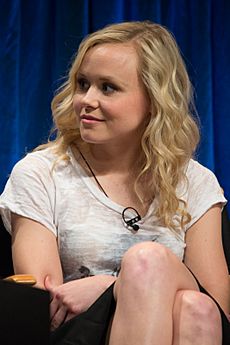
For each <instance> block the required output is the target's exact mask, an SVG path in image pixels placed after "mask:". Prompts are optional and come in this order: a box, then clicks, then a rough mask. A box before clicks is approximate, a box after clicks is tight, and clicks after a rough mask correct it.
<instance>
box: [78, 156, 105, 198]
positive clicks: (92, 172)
mask: <svg viewBox="0 0 230 345" xmlns="http://www.w3.org/2000/svg"><path fill="white" fill-rule="evenodd" d="M78 151H79V153H80V155H81V157H82V159H83V161H84V162H85V164H86V165H87V167H88V168H89V170H90V172H91V174H92V176H93V178H94V180H95V181H96V183H97V185H98V187H99V188H100V189H101V191H102V192H103V193H104V194H105V196H106V197H107V198H108V197H109V196H108V194H107V193H106V191H105V190H104V188H103V187H102V185H101V184H100V182H99V181H98V179H97V177H96V175H95V174H94V171H93V169H92V168H91V166H90V165H89V163H88V162H87V160H86V158H85V156H83V153H82V152H81V151H80V150H79V149H78Z"/></svg>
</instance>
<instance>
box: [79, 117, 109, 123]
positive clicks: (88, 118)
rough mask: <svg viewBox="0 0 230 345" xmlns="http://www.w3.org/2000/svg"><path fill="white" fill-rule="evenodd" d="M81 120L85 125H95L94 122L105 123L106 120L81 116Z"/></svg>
mask: <svg viewBox="0 0 230 345" xmlns="http://www.w3.org/2000/svg"><path fill="white" fill-rule="evenodd" d="M80 120H81V121H82V122H83V123H93V122H103V121H104V120H101V119H98V118H97V117H94V116H92V115H81V116H80Z"/></svg>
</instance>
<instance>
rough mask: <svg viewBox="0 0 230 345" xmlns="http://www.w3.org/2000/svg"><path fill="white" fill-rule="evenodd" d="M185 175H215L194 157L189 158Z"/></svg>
mask: <svg viewBox="0 0 230 345" xmlns="http://www.w3.org/2000/svg"><path fill="white" fill-rule="evenodd" d="M186 176H187V177H188V178H189V177H193V176H196V177H202V176H215V175H214V173H213V172H212V171H211V170H210V169H209V168H207V167H205V166H204V165H202V164H201V163H199V162H198V161H197V160H195V159H190V160H189V162H188V165H187V168H186Z"/></svg>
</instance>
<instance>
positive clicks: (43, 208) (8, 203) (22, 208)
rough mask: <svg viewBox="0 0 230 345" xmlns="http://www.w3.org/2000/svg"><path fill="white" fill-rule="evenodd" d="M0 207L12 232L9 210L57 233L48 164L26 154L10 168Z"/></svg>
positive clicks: (52, 183) (53, 191)
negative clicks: (10, 171)
mask: <svg viewBox="0 0 230 345" xmlns="http://www.w3.org/2000/svg"><path fill="white" fill-rule="evenodd" d="M0 211H1V214H2V218H3V222H4V224H5V226H6V228H7V230H8V231H9V232H10V233H11V212H13V213H16V214H18V215H20V216H23V217H27V218H30V219H32V220H35V221H37V222H39V223H41V224H42V225H44V226H45V227H46V228H47V229H49V230H50V231H52V232H53V233H54V234H55V235H57V234H56V232H57V231H56V226H55V221H54V219H55V217H54V212H55V185H54V181H53V178H52V169H51V168H50V166H49V164H48V163H47V162H46V161H45V160H44V159H41V158H40V157H39V155H36V153H35V154H34V153H31V154H28V155H27V156H26V157H25V158H23V159H22V160H21V161H19V162H18V163H17V164H16V165H15V166H14V168H13V170H12V173H11V175H10V177H9V179H8V181H7V184H6V186H5V189H4V191H3V193H2V195H1V196H0Z"/></svg>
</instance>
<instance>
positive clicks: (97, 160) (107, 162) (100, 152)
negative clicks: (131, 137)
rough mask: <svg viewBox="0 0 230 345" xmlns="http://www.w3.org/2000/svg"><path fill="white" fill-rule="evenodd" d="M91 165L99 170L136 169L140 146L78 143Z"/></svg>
mask: <svg viewBox="0 0 230 345" xmlns="http://www.w3.org/2000/svg"><path fill="white" fill-rule="evenodd" d="M77 147H78V149H79V150H80V151H81V152H82V153H83V155H84V156H85V157H86V159H87V161H88V162H89V163H90V165H91V167H92V168H93V169H94V170H95V171H97V172H98V173H100V172H117V173H119V172H122V173H124V172H128V171H129V172H130V171H132V172H133V171H134V170H137V169H138V166H139V164H140V157H141V148H140V147H138V148H136V149H135V148H134V147H132V148H131V147H130V148H129V147H124V146H122V147H121V146H118V145H117V146H113V147H109V146H108V145H102V144H88V145H81V144H80V145H78V146H77Z"/></svg>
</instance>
